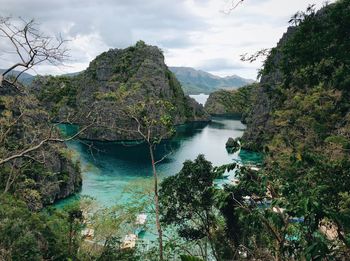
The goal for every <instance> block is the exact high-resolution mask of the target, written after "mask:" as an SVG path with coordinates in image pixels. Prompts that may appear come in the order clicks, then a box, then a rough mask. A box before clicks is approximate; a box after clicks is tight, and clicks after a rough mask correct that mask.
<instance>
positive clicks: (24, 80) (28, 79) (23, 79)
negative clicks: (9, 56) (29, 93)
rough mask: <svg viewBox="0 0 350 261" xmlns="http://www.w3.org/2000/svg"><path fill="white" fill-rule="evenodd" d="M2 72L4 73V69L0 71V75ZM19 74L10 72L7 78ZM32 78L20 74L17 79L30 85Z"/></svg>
mask: <svg viewBox="0 0 350 261" xmlns="http://www.w3.org/2000/svg"><path fill="white" fill-rule="evenodd" d="M3 72H5V69H0V74H2V73H3ZM19 73H20V72H19V71H11V72H10V73H9V74H8V75H9V76H17V75H18V74H19ZM33 78H34V76H33V75H31V74H29V73H26V72H24V73H22V74H21V76H20V77H19V80H20V81H21V82H22V83H23V84H25V85H27V84H30V83H31V82H32V80H33Z"/></svg>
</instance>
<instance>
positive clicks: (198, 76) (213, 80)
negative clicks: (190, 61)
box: [169, 67, 254, 94]
mask: <svg viewBox="0 0 350 261" xmlns="http://www.w3.org/2000/svg"><path fill="white" fill-rule="evenodd" d="M169 69H170V70H171V71H172V72H173V73H174V74H175V75H176V78H177V79H178V80H179V81H180V83H181V85H182V88H183V90H184V92H185V93H187V94H199V93H205V94H209V93H212V92H214V91H216V90H219V89H237V88H239V87H242V86H244V85H247V84H250V83H253V82H254V80H250V79H245V78H242V77H240V76H237V75H231V76H226V77H220V76H217V75H214V74H211V73H208V72H206V71H203V70H197V69H195V68H192V67H169Z"/></svg>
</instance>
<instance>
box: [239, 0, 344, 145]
mask: <svg viewBox="0 0 350 261" xmlns="http://www.w3.org/2000/svg"><path fill="white" fill-rule="evenodd" d="M349 10H350V7H349V4H348V1H339V2H338V3H337V4H331V5H329V6H327V7H325V8H323V9H321V10H320V11H318V12H317V13H316V12H313V11H312V10H309V11H308V12H307V13H301V14H300V17H297V18H298V19H299V20H297V19H296V21H295V23H296V24H297V25H296V26H294V27H290V28H289V29H288V31H287V32H286V33H285V34H284V35H283V37H282V38H281V40H280V41H279V43H278V44H277V46H276V47H275V48H273V49H272V51H271V53H270V55H269V56H268V57H267V59H266V61H265V64H264V67H263V69H262V71H261V81H260V83H259V88H258V90H257V99H256V102H255V104H254V106H253V108H252V110H251V112H250V114H249V116H248V117H247V119H246V121H247V129H246V131H245V133H244V136H243V146H244V147H245V148H248V149H253V150H263V149H267V150H269V151H271V150H276V149H277V150H278V151H281V150H284V149H285V148H287V147H298V149H302V148H303V147H306V146H307V147H309V148H310V147H312V148H315V147H321V146H324V147H328V146H331V144H332V146H340V147H341V146H343V145H344V146H347V145H345V144H348V142H349V141H348V140H349V136H346V135H347V134H346V135H345V134H344V131H343V130H344V128H346V126H349V125H348V121H347V120H346V119H347V118H348V115H349V109H350V106H349V103H348V100H349V96H350V93H349V90H350V89H349V83H350V78H349V77H350V70H349V68H350V60H349V57H350V56H349V55H350V41H349V37H350V32H349V30H348V29H347V28H348V27H349V26H350V24H349V23H350V19H349ZM344 135H345V136H344ZM330 140H332V142H330ZM335 141H337V142H338V145H335V144H336V142H335ZM340 141H342V142H340ZM345 141H346V142H345ZM339 142H340V143H342V144H340V143H339ZM283 148H284V149H283Z"/></svg>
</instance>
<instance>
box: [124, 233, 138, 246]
mask: <svg viewBox="0 0 350 261" xmlns="http://www.w3.org/2000/svg"><path fill="white" fill-rule="evenodd" d="M136 240H137V235H135V234H128V235H126V236H125V238H124V240H123V243H122V245H121V248H122V249H132V248H134V247H135V246H136Z"/></svg>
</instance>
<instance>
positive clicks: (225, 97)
mask: <svg viewBox="0 0 350 261" xmlns="http://www.w3.org/2000/svg"><path fill="white" fill-rule="evenodd" d="M257 88H258V85H257V84H251V85H247V86H244V87H241V88H239V89H237V90H232V91H229V90H219V91H215V92H213V93H211V94H210V95H209V98H208V100H207V102H206V104H205V107H204V108H205V110H206V111H207V112H208V113H210V114H212V115H236V116H239V117H241V118H242V120H243V121H244V119H245V118H246V117H247V116H248V114H249V113H250V111H251V109H252V106H253V103H254V101H255V100H256V89H257Z"/></svg>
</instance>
